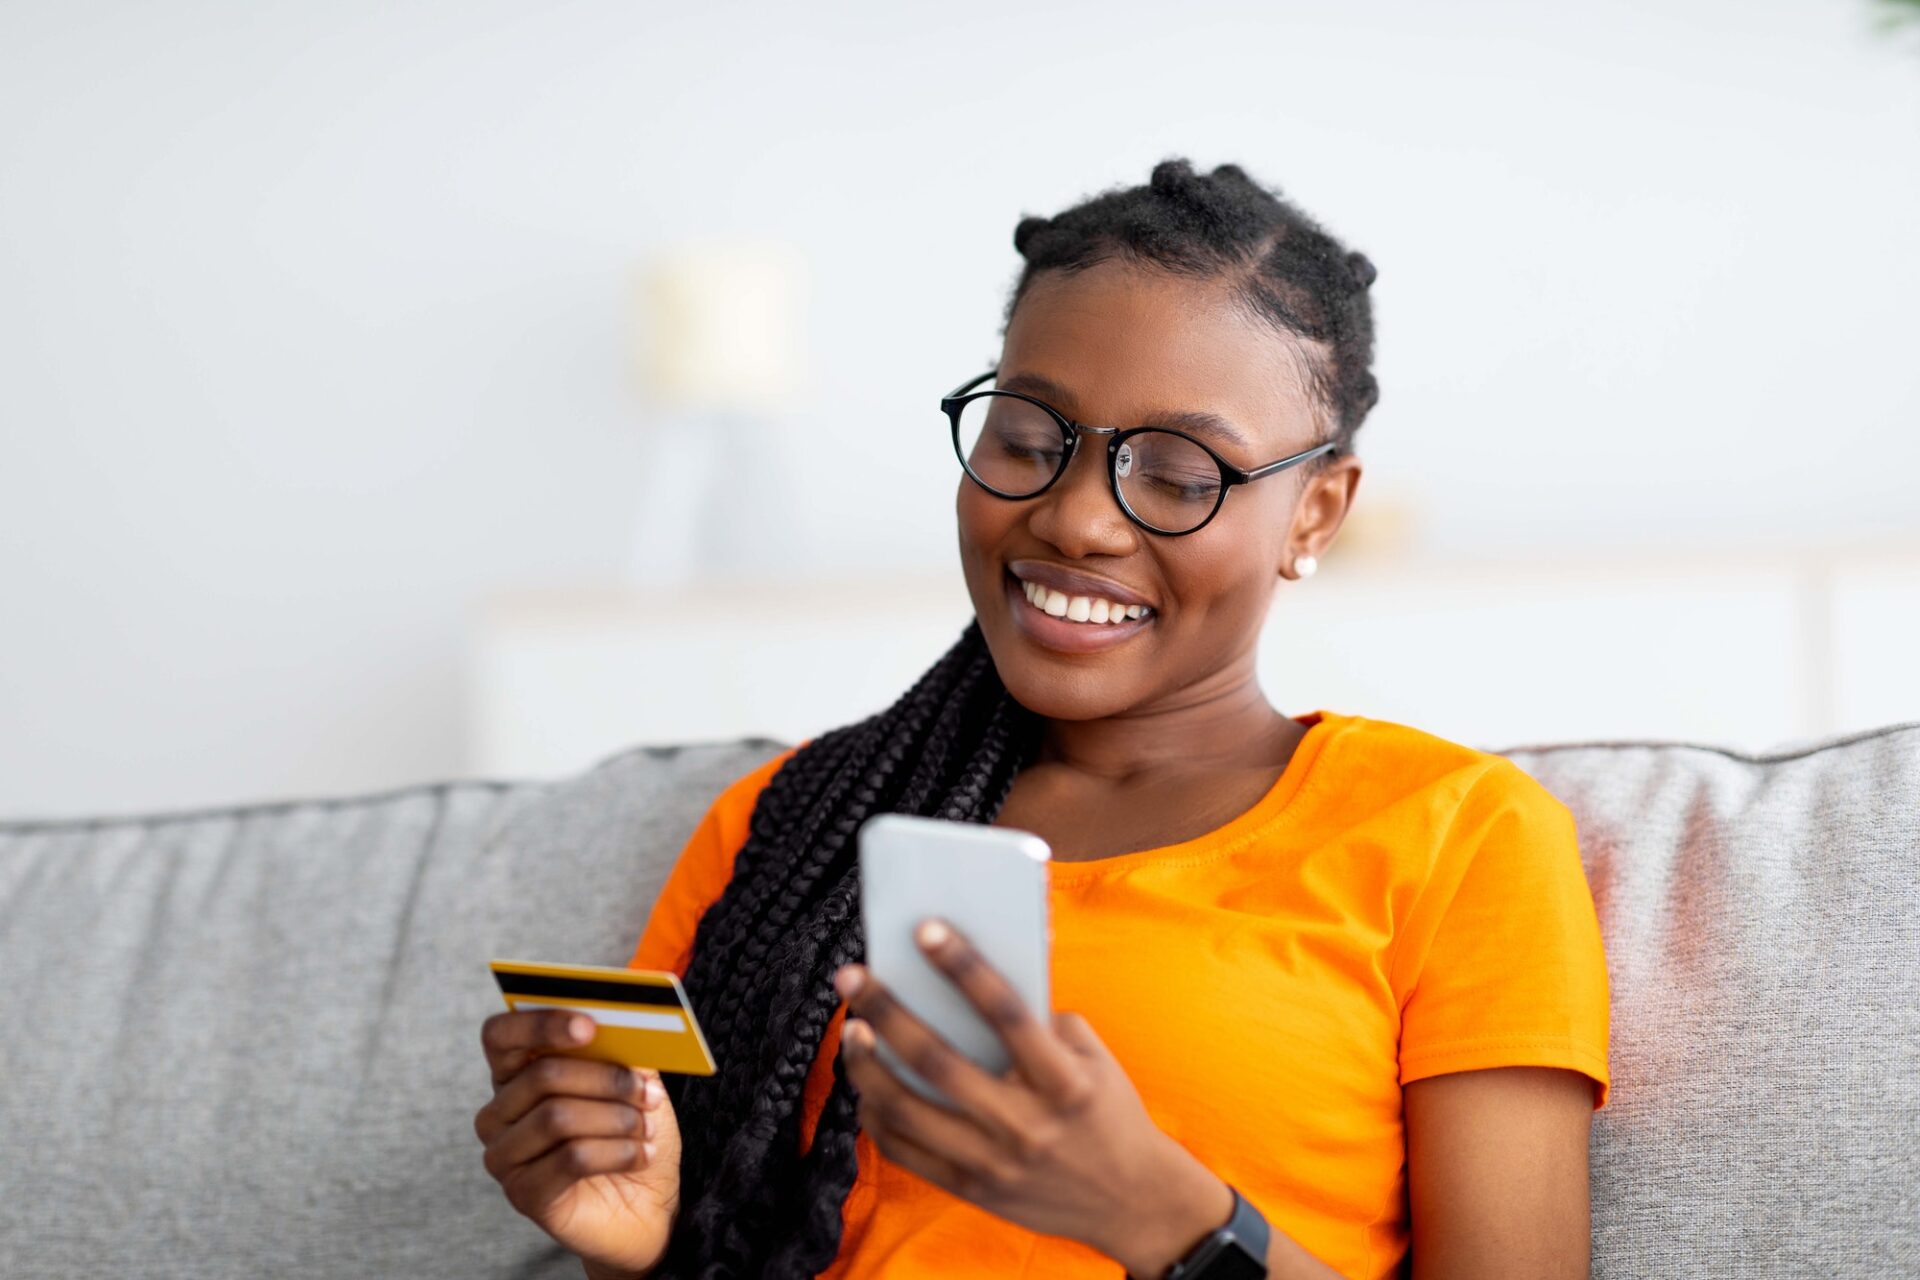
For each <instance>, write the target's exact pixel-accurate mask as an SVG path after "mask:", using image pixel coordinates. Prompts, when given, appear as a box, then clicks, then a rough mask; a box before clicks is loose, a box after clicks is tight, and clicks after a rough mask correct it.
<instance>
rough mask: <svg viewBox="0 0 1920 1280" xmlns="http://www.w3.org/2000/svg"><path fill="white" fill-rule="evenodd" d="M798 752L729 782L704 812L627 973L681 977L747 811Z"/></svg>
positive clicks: (743, 834) (722, 884)
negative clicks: (636, 971) (667, 972)
mask: <svg viewBox="0 0 1920 1280" xmlns="http://www.w3.org/2000/svg"><path fill="white" fill-rule="evenodd" d="M798 749H799V748H797V747H792V748H789V749H787V750H786V751H783V752H781V753H780V754H779V755H777V756H775V757H774V758H773V759H771V760H769V761H767V762H766V763H765V764H763V765H761V766H760V767H759V768H758V769H755V770H754V771H753V772H752V773H749V774H747V775H745V776H744V777H742V778H739V779H737V780H735V781H734V782H733V783H731V784H730V785H729V786H728V787H727V789H726V790H725V791H722V792H721V793H720V795H719V797H718V798H717V799H715V800H714V802H713V804H712V805H711V806H709V807H708V809H707V812H706V816H705V817H703V818H701V819H700V825H699V826H697V827H695V828H694V829H693V834H692V835H691V836H689V837H688V838H687V843H686V846H685V847H684V848H682V849H681V850H680V856H679V858H678V859H676V860H675V862H674V864H673V869H672V870H671V871H669V872H668V873H667V878H666V880H665V882H664V883H662V884H661V886H660V893H659V895H658V896H657V897H655V898H654V900H653V910H652V912H651V913H649V914H648V916H647V923H646V927H645V928H644V929H643V930H641V933H640V942H639V945H638V946H637V947H635V948H634V952H633V959H631V960H629V961H627V967H628V968H629V969H671V970H672V971H673V972H675V973H677V974H679V975H680V976H681V977H685V976H686V973H687V963H688V961H690V960H691V959H692V958H693V935H694V931H695V930H696V929H698V928H699V926H700V917H701V916H703V915H705V914H706V913H707V908H708V907H710V906H712V905H713V904H714V902H715V900H717V899H718V898H719V897H720V895H721V893H722V892H724V891H725V890H726V887H727V881H728V880H729V879H731V878H732V876H733V860H734V858H735V856H736V855H738V854H739V852H740V847H741V846H742V845H744V844H746V842H747V831H748V828H749V826H750V825H751V823H752V821H753V806H754V804H755V803H756V802H757V801H758V800H759V799H760V793H761V792H762V791H763V790H765V789H766V785H767V783H768V782H770V781H772V780H773V775H774V774H775V773H778V772H779V770H780V766H781V765H783V764H785V763H786V762H787V760H788V758H789V757H791V756H792V755H793V753H794V752H795V751H797V750H798Z"/></svg>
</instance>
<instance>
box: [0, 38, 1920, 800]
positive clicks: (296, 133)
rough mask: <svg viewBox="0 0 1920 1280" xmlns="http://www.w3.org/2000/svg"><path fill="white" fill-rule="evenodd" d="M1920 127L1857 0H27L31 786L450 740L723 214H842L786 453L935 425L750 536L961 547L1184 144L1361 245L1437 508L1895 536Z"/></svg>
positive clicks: (1910, 68)
mask: <svg viewBox="0 0 1920 1280" xmlns="http://www.w3.org/2000/svg"><path fill="white" fill-rule="evenodd" d="M1917 128H1920V53H1917V52H1916V50H1915V49H1914V46H1913V42H1912V41H1911V40H1909V41H1906V42H1902V41H1899V40H1895V39H1890V38H1886V37H1883V36H1880V35H1878V34H1877V33H1876V31H1875V29H1874V26H1873V6H1872V5H1871V4H1870V3H1868V0H1792V2H1789V0H1773V2H1770V3H1750V4H1743V5H1737V6H1729V5H1726V4H1724V3H1708V2H1707V0H1661V2H1660V3H1652V2H1650V0H1639V2H1633V0H1597V2H1596V3H1591V4H1584V5H1579V6H1572V5H1528V4H1518V3H1513V4H1493V3H1464V2H1463V3H1453V4H1446V5H1434V4H1423V3H1418V2H1416V0H1393V2H1391V3H1381V4H1375V5H1366V6H1360V5H1346V4H1336V3H1331V2H1328V3H1311V4H1308V3H1295V4H1273V3H1261V4H1220V3H1205V2H1196V3H1191V4H1186V5H1182V6H1181V7H1180V9H1179V12H1178V18H1177V20H1170V19H1169V17H1168V14H1167V11H1166V10H1165V9H1164V8H1162V7H1159V6H1150V5H1145V4H1140V5H1131V6H1130V5H1124V4H1122V5H1116V4H1112V3H1106V4H1091V3H1078V4H1047V5H1032V4H1021V5H1012V4H999V3H990V4H973V5H968V6H965V7H963V8H957V9H956V8H951V7H949V8H945V9H938V10H936V9H933V8H929V7H925V6H901V5H883V4H876V3H861V4H847V5H836V6H779V5H773V4H762V5H738V4H721V3H708V4H703V5H682V6H667V5H658V4H652V5H650V4H634V3H625V2H622V3H614V2H608V3H572V4H568V3H548V4H543V5H538V6H529V5H525V4H517V3H515V4H508V3H498V2H481V0H463V2H462V3H457V4H456V3H440V4H422V5H411V6H404V7H403V6H396V5H391V4H375V3H365V2H362V0H350V2H349V0H336V2H334V3H328V4H324V5H321V4H313V5H306V6H299V7H294V6H263V5H255V4H248V3H241V2H238V0H233V2H229V3H205V2H189V0H177V2H176V3H172V4H168V5H164V6H143V5H133V4H97V3H62V4H39V5H33V4H26V3H10V4H5V5H3V6H0V815H18V816H26V815H55V814H76V813H77V814H88V813H105V812H116V811H131V810H136V809H142V808H149V809H151V808H177V807H184V806H186V805H191V804H205V803H215V802H225V801H239V800H250V799H260V798H277V797H284V796H292V795H305V794H322V793H336V792H346V791H352V790H358V789H363V788H369V787H381V786H389V785H398V784H402V783H406V782H411V781H417V780H424V779H432V778H440V777H448V776H454V775H457V774H459V773H460V772H461V771H462V769H463V768H464V767H465V760H466V757H465V755H464V750H465V748H464V746H463V744H464V743H465V742H466V741H467V739H468V726H466V725H465V724H464V723H463V722H462V712H461V684H462V677H463V673H462V669H461V663H462V654H463V653H464V651H465V644H466V639H467V636H468V633H469V630H470V627H471V625H472V614H473V611H474V610H475V609H476V607H477V602H478V601H479V600H480V598H481V597H483V596H484V595H485V594H487V593H488V592H490V591H492V590H494V589H496V588H499V587H503V586H515V587H517V586H528V585H542V584H569V583H591V582H600V581H607V580H616V579H618V578H619V577H620V576H621V574H622V572H623V570H624V568H625V565H626V561H627V556H628V551H629V548H628V545H627V542H628V534H629V530H630V528H631V527H632V512H631V510H630V506H631V502H632V495H633V493H634V492H635V491H636V487H637V481H636V479H635V474H636V472H635V469H636V466H637V463H638V461H639V459H640V457H641V453H642V449H643V439H642V437H643V432H644V429H645V426H646V418H647V411H646V406H645V405H644V403H643V402H642V401H641V400H640V398H639V397H638V396H637V395H636V393H635V391H634V389H633V378H632V370H631V364H632V357H631V351H630V348H631V342H632V335H631V332H630V326H631V323H632V316H631V310H632V292H633V282H634V279H635V273H636V270H637V269H638V267H639V265H640V264H641V263H642V262H643V261H644V260H645V259H646V257H647V255H648V254H649V253H650V252H652V251H653V250H654V249H656V248H658V247H661V246H665V245H670V244H673V243H677V242H679V241H681V240H684V239H686V238H689V237H696V236H708V235H713V234H719V233H741V234H754V235H765V234H772V235H778V236H781V237H783V238H786V239H789V240H791V241H792V242H793V243H795V244H797V245H798V246H800V247H801V248H802V250H803V251H804V252H805V253H806V254H807V256H808V258H809V260H810V262H811V264H812V276H813V279H814V282H815V284H814V290H813V293H812V298H811V303H810V308H811V310H810V332H809V343H810V346H811V350H812V354H813V356H814V359H815V365H814V368H813V371H812V377H813V378H814V387H813V393H812V395H811V396H810V397H809V398H808V399H806V400H805V401H803V402H801V403H798V404H796V405H795V407H794V409H793V412H792V413H791V414H790V415H789V419H788V420H787V421H786V422H784V423H783V424H782V427H783V430H784V433H785V435H784V441H785V452H786V454H787V462H788V465H789V466H790V467H791V468H792V471H793V474H794V475H795V477H796V479H797V480H802V481H803V480H804V479H805V478H806V477H808V476H810V475H819V474H821V473H822V471H823V469H824V468H825V467H827V466H829V465H831V463H832V459H833V458H834V456H835V445H834V442H835V440H836V439H838V438H844V437H846V436H847V435H849V434H850V433H854V432H859V431H870V430H872V429H874V428H875V427H881V428H888V427H894V428H897V429H898V430H899V431H901V432H902V433H903V434H905V435H908V436H911V437H913V438H915V439H919V440H922V441H923V442H924V447H923V448H919V449H917V450H914V451H908V452H903V453H901V454H899V455H897V456H896V457H895V458H894V459H893V460H892V461H891V464H890V468H891V472H890V477H889V478H890V479H891V482H892V487H891V488H890V489H888V490H886V491H883V492H880V493H877V494H875V495H874V496H873V500H872V501H871V503H869V504H868V505H866V506H865V507H863V508H861V509H859V510H854V509H850V508H849V507H848V506H847V505H846V504H844V503H838V502H827V501H823V502H820V503H818V504H816V505H813V506H811V507H807V508H803V509H802V510H801V511H800V512H799V514H798V516H797V519H798V521H799V524H798V527H797V528H796V529H794V530H793V531H792V532H791V534H790V536H785V537H782V538H780V539H778V540H777V541H776V540H773V539H769V541H768V549H767V555H768V563H767V565H766V571H767V572H768V573H769V574H772V573H779V574H780V575H782V576H784V577H787V578H789V579H796V578H797V579H801V580H805V579H807V578H809V577H819V578H833V577H839V578H844V577H847V576H850V575H854V574H859V573H865V572H881V571H887V572H896V571H913V570H916V569H919V568H923V567H927V566H944V565H946V564H947V563H948V561H949V559H950V558H951V555H952V550H951V544H952V538H953V533H952V528H951V524H950V521H949V519H948V516H947V513H948V511H949V510H950V504H951V495H952V490H953V485H954V481H955V475H954V468H953V464H952V458H951V455H950V453H949V452H948V449H947V445H946V442H945V441H944V439H943V438H942V437H941V435H940V422H939V419H938V415H937V413H936V411H935V408H934V402H935V400H936V399H937V397H938V396H939V394H940V393H942V392H944V391H945V390H947V389H948V388H950V387H951V386H952V385H954V384H955V383H957V382H958V381H960V380H961V379H962V378H964V377H967V376H970V375H971V374H973V373H975V372H977V371H979V370H981V369H984V368H986V367H987V366H988V363H989V361H990V360H991V358H992V356H993V354H994V351H995V349H996V346H997V343H996V341H995V333H996V331H997V327H998V323H999V315H1000V308H1001V305H1002V302H1003V299H1004V294H1005V291H1006V289H1007V287H1008V286H1009V285H1010V283H1011V282H1012V279H1013V277H1014V273H1015V269H1016V267H1017V265H1018V259H1017V257H1016V255H1015V254H1014V252H1013V249H1012V246H1011V232H1012V228H1013V225H1014V223H1015V222H1016V221H1017V220H1018V219H1019V217H1020V216H1021V215H1022V214H1024V213H1042V214H1045V213H1051V212H1054V211H1056V210H1057V209H1059V208H1061V207H1062V206H1064V205H1065V204H1067V203H1070V202H1072V201H1074V200H1076V199H1078V198H1080V197H1081V196H1083V195H1086V194H1088V193H1090V192H1092V191H1094V190H1098V189H1103V188H1106V187H1109V186H1112V185H1116V184H1120V183H1133V182H1138V181H1142V180H1144V178H1145V177H1146V175H1147V172H1148V170H1149V169H1150V167H1151V165H1152V164H1153V163H1154V162H1155V161H1156V160H1158V159H1160V158H1161V157H1163V156H1165V155H1168V154H1174V153H1182V154H1188V155H1190V156H1191V157H1192V158H1193V159H1194V160H1195V162H1196V164H1198V165H1200V166H1202V167H1211V166H1212V165H1213V164H1217V163H1220V162H1222V161H1226V160H1234V161H1238V162H1239V163H1241V164H1243V165H1245V166H1246V167H1247V168H1248V169H1249V170H1250V171H1251V172H1252V173H1253V174H1254V175H1255V176H1256V177H1257V178H1260V179H1262V180H1264V181H1267V182H1270V183H1275V184H1278V185H1279V186H1281V187H1282V188H1283V189H1284V190H1285V191H1286V192H1287V193H1288V194H1289V195H1291V196H1292V197H1294V198H1295V199H1297V200H1298V201H1299V202H1300V203H1301V204H1302V205H1303V206H1304V207H1306V208H1307V210H1308V211H1309V212H1310V213H1313V214H1314V215H1316V216H1317V217H1319V218H1321V219H1322V220H1323V221H1324V222H1325V223H1326V224H1327V225H1328V226H1329V228H1330V229H1331V230H1332V231H1333V232H1334V233H1335V234H1336V235H1339V236H1341V237H1342V238H1344V239H1346V240H1348V241H1349V242H1350V243H1351V244H1352V245H1354V246H1355V247H1358V248H1361V249H1363V250H1364V251H1365V252H1366V253H1368V255H1369V256H1371V257H1372V258H1373V259H1374V261H1375V262H1376V263H1377V264H1378V265H1379V267H1380V273H1381V274H1380V280H1379V282H1378V283H1377V284H1376V286H1375V299H1376V305H1377V315H1378V323H1379V330H1380V356H1379V363H1378V372H1379V375H1380V377H1381V380H1382V383H1383V386H1384V393H1383V398H1382V401H1381V404H1380V407H1379V408H1378V409H1377V410H1376V411H1375V414H1374V416H1373V417H1372V418H1371V419H1370V421H1369V423H1368V425H1367V426H1366V428H1365V430H1364V431H1363V433H1362V435H1361V437H1360V444H1361V450H1362V454H1363V456H1364V457H1365V458H1366V459H1367V461H1368V465H1369V471H1368V476H1367V479H1366V481H1365V482H1364V483H1363V485H1362V488H1361V491H1360V501H1361V503H1362V505H1364V504H1365V503H1366V502H1367V501H1368V499H1369V498H1370V497H1372V498H1376V499H1388V498H1396V497H1397V498H1399V499H1400V500H1403V501H1406V502H1410V503H1414V504H1417V508H1418V511H1419V515H1420V522H1419V526H1418V527H1419V535H1420V538H1421V542H1422V545H1423V547H1424V548H1425V549H1427V550H1429V551H1433V552H1437V553H1440V554H1447V553H1450V552H1454V551H1458V552H1460V553H1462V554H1467V553H1473V552H1477V551H1481V550H1486V549H1489V548H1499V547H1508V546H1512V545H1514V544H1516V543H1519V542H1524V543H1525V544H1526V545H1528V546H1530V547H1533V548H1546V549H1549V550H1550V549H1552V548H1554V547H1562V546H1564V547H1568V548H1575V547H1588V548H1591V547H1594V546H1620V547H1633V548H1638V549H1641V550H1643V551H1645V552H1646V553H1647V554H1648V555H1654V556H1657V555H1660V554H1662V553H1663V552H1664V551H1665V550H1666V549H1669V548H1681V547H1686V548H1700V547H1733V546H1738V547H1747V548H1752V547H1755V546H1779V547H1787V546H1797V545H1804V544H1808V543H1811V542H1818V541H1823V540H1829V539H1835V540H1847V539H1858V538H1872V537H1877V536H1882V535H1886V536H1893V535H1911V534H1913V533H1914V532H1916V531H1920V501H1916V500H1915V497H1914V492H1913V489H1914V483H1915V482H1914V477H1915V476H1917V475H1920V372H1917V370H1920V362H1917V361H1916V359H1915V356H1914V352H1915V351H1916V349H1920V344H1917V343H1916V339H1917V338H1920V319H1917V318H1916V311H1917V310H1920V304H1917V303H1916V298H1920V146H1917V145H1916V139H1915V134H1916V129H1917ZM750 516H751V513H745V512H743V513H742V518H743V519H746V518H750ZM1336 555H1337V553H1336ZM1336 566H1337V560H1335V559H1330V560H1329V563H1328V565H1327V570H1328V572H1332V571H1334V569H1335V568H1336ZM1358 710H1364V708H1358Z"/></svg>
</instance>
